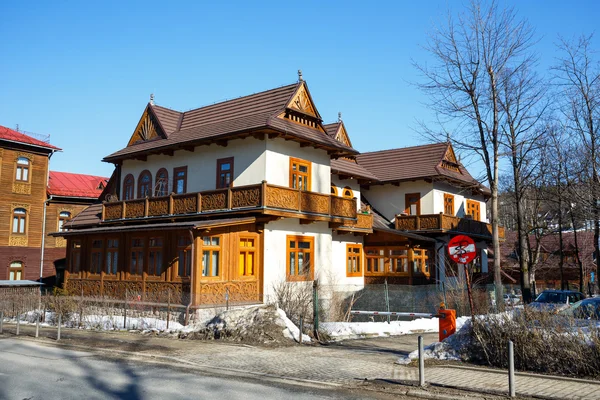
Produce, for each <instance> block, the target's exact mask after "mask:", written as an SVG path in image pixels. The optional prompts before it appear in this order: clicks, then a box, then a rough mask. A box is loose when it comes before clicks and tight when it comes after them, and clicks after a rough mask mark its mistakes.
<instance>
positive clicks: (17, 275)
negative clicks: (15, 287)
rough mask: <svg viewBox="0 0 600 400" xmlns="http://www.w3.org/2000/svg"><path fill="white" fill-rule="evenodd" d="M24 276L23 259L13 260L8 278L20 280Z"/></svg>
mask: <svg viewBox="0 0 600 400" xmlns="http://www.w3.org/2000/svg"><path fill="white" fill-rule="evenodd" d="M22 277H23V263H22V262H21V261H13V262H11V263H10V268H9V269H8V280H10V281H20V280H21V279H22Z"/></svg>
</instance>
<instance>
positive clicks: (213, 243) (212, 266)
mask: <svg viewBox="0 0 600 400" xmlns="http://www.w3.org/2000/svg"><path fill="white" fill-rule="evenodd" d="M202 243H203V246H202V276H206V277H213V278H214V277H217V276H219V273H220V272H221V270H220V268H219V255H220V253H221V244H220V243H221V238H220V237H219V236H204V237H203V238H202Z"/></svg>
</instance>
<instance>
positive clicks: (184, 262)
mask: <svg viewBox="0 0 600 400" xmlns="http://www.w3.org/2000/svg"><path fill="white" fill-rule="evenodd" d="M177 264H178V267H177V275H178V276H179V277H180V278H182V277H189V276H190V271H191V270H192V240H191V239H190V237H189V235H181V236H179V237H178V238H177Z"/></svg>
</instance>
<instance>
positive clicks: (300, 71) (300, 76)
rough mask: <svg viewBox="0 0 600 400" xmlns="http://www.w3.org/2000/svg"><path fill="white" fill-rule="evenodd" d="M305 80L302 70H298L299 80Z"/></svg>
mask: <svg viewBox="0 0 600 400" xmlns="http://www.w3.org/2000/svg"><path fill="white" fill-rule="evenodd" d="M303 81H304V79H302V70H301V69H299V70H298V82H303Z"/></svg>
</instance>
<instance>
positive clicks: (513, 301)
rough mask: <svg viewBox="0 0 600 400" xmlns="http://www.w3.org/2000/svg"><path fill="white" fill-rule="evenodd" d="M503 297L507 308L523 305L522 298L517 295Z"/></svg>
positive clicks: (507, 294) (508, 294)
mask: <svg viewBox="0 0 600 400" xmlns="http://www.w3.org/2000/svg"><path fill="white" fill-rule="evenodd" d="M503 297H504V304H506V305H507V306H516V305H517V304H520V303H521V297H520V296H517V295H516V294H510V293H505V294H504V295H503Z"/></svg>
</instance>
